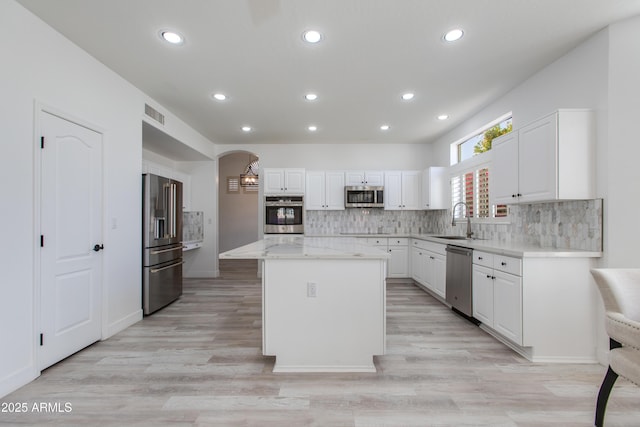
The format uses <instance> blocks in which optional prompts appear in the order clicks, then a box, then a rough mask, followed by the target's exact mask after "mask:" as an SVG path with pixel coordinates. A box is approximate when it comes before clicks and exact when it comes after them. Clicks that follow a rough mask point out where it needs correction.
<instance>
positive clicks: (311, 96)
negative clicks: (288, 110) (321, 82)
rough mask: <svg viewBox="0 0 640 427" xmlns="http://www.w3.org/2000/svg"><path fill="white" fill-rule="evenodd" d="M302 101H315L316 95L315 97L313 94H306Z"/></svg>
mask: <svg viewBox="0 0 640 427" xmlns="http://www.w3.org/2000/svg"><path fill="white" fill-rule="evenodd" d="M304 99H306V100H307V101H315V100H316V99H318V95H316V94H315V93H308V94H306V95H305V96H304Z"/></svg>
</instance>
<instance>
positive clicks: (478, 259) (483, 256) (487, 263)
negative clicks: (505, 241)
mask: <svg viewBox="0 0 640 427" xmlns="http://www.w3.org/2000/svg"><path fill="white" fill-rule="evenodd" d="M495 256H496V255H494V254H490V253H489V252H482V251H473V263H474V264H475V265H481V266H483V267H489V268H493V258H494V257H495Z"/></svg>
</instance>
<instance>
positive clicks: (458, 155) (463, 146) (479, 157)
mask: <svg viewBox="0 0 640 427" xmlns="http://www.w3.org/2000/svg"><path fill="white" fill-rule="evenodd" d="M511 130H512V124H511V113H509V114H506V115H504V116H502V117H499V118H498V119H496V120H494V121H493V122H491V123H489V124H487V125H486V126H484V127H483V128H481V129H479V130H478V131H477V132H474V133H473V134H471V135H470V136H467V137H465V138H462V139H461V140H459V141H457V142H455V143H453V144H452V145H451V148H452V149H451V164H452V168H451V170H452V174H451V207H452V208H453V207H454V206H456V204H457V203H459V202H464V203H465V205H466V206H467V209H466V210H465V209H464V207H463V206H462V205H460V207H458V208H457V209H456V210H455V212H453V215H454V217H455V218H464V217H466V215H467V210H468V215H469V216H470V217H471V218H486V219H488V218H504V217H506V216H507V206H506V205H495V206H492V205H491V202H490V198H489V194H490V187H491V186H490V183H491V180H490V177H491V174H490V172H491V154H490V150H491V141H492V140H493V139H494V138H496V137H498V136H500V135H504V134H505V133H508V132H511Z"/></svg>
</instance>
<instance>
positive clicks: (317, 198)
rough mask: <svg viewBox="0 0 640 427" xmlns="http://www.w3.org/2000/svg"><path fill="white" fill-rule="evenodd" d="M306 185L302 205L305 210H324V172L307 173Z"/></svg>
mask: <svg viewBox="0 0 640 427" xmlns="http://www.w3.org/2000/svg"><path fill="white" fill-rule="evenodd" d="M306 185H307V190H306V191H305V196H304V204H305V207H306V208H307V210H311V211H312V210H322V209H324V208H325V205H326V202H325V193H326V189H325V177H324V172H307V179H306Z"/></svg>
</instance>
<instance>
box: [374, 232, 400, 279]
mask: <svg viewBox="0 0 640 427" xmlns="http://www.w3.org/2000/svg"><path fill="white" fill-rule="evenodd" d="M365 241H366V242H367V244H368V245H371V246H376V247H379V248H380V249H382V250H384V251H386V252H388V253H389V254H390V255H391V258H389V259H388V260H387V277H388V278H390V279H403V278H407V277H410V274H409V265H410V259H409V239H408V238H406V237H368V238H366V239H365Z"/></svg>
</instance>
